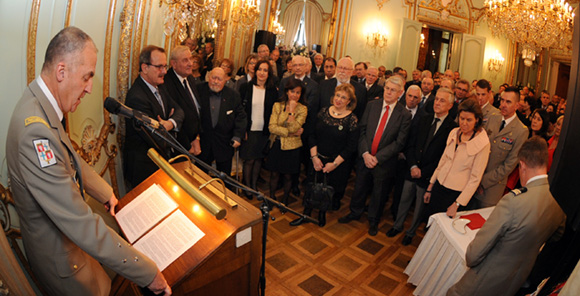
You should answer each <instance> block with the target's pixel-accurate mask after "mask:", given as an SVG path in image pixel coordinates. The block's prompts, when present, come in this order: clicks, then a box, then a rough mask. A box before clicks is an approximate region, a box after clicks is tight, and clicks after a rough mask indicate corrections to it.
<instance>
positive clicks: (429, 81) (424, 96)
mask: <svg viewBox="0 0 580 296" xmlns="http://www.w3.org/2000/svg"><path fill="white" fill-rule="evenodd" d="M434 86H435V85H434V83H433V78H430V77H425V78H423V81H421V102H419V107H423V106H425V104H426V103H427V101H433V100H435V92H433V87H434Z"/></svg>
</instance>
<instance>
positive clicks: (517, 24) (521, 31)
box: [485, 0, 574, 67]
mask: <svg viewBox="0 0 580 296" xmlns="http://www.w3.org/2000/svg"><path fill="white" fill-rule="evenodd" d="M485 6H486V8H487V12H486V16H487V22H488V25H489V27H490V29H491V32H492V34H493V36H498V35H503V36H505V37H506V38H507V39H509V40H511V41H513V42H517V43H519V44H520V52H521V53H522V59H524V64H525V65H526V66H528V67H529V66H531V65H532V63H533V61H534V60H535V58H536V55H537V54H538V53H539V52H540V51H542V48H550V47H553V48H560V47H564V46H566V45H567V44H565V42H562V41H563V40H571V35H572V31H573V27H574V13H573V12H572V6H570V5H569V4H568V3H566V2H564V0H560V1H558V0H486V2H485Z"/></svg>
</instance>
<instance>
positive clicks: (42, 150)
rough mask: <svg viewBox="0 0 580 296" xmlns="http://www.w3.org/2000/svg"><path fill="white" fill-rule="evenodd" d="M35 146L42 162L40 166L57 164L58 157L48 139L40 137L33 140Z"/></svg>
mask: <svg viewBox="0 0 580 296" xmlns="http://www.w3.org/2000/svg"><path fill="white" fill-rule="evenodd" d="M32 144H33V146H34V151H36V155H37V156H38V161H39V162H40V167H43V168H45V167H48V166H51V165H53V164H56V157H55V156H54V152H53V151H52V149H51V148H50V143H49V142H48V139H38V140H34V141H32Z"/></svg>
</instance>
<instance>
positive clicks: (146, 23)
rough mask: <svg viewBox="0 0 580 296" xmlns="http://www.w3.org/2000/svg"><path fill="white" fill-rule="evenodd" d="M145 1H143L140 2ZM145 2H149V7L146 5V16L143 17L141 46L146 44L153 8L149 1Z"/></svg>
mask: <svg viewBox="0 0 580 296" xmlns="http://www.w3.org/2000/svg"><path fill="white" fill-rule="evenodd" d="M142 1H145V0H142ZM147 2H149V5H147V4H145V5H147V16H146V17H145V33H144V34H143V43H142V44H147V37H148V36H149V19H150V17H151V7H152V6H153V5H152V4H151V0H147ZM140 51H141V48H139V52H140ZM167 55H168V56H169V51H167Z"/></svg>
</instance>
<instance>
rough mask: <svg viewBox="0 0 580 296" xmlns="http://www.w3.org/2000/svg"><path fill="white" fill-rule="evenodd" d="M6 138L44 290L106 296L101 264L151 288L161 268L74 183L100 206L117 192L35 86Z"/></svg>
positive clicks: (27, 242)
mask: <svg viewBox="0 0 580 296" xmlns="http://www.w3.org/2000/svg"><path fill="white" fill-rule="evenodd" d="M8 139H9V140H8V141H7V142H6V158H7V160H8V172H9V175H10V181H11V189H12V192H13V194H14V200H15V203H16V210H17V212H18V216H19V219H20V224H21V231H22V239H23V242H24V248H25V250H26V255H27V257H28V261H29V263H30V265H31V267H32V271H33V273H34V275H35V276H36V277H37V279H38V280H39V281H40V283H41V284H42V286H43V287H44V288H45V290H46V292H47V293H48V294H50V295H108V294H109V290H110V278H109V277H108V276H107V274H106V273H105V272H104V270H103V269H102V267H101V265H100V264H99V262H101V263H102V264H104V265H106V266H108V267H110V268H111V269H113V270H114V271H116V272H117V273H119V274H120V275H122V276H124V277H126V278H128V279H130V280H132V281H134V282H135V283H137V284H138V285H140V286H146V285H148V284H150V283H151V282H152V281H153V278H154V276H155V274H156V271H157V266H156V265H155V263H154V262H153V261H151V260H150V259H149V258H147V257H145V256H144V255H143V254H141V253H140V252H139V251H137V250H136V249H134V248H133V247H131V246H129V244H128V243H127V242H126V241H125V240H123V239H122V238H121V237H120V236H119V235H118V234H117V233H116V232H114V231H113V230H112V229H110V228H109V227H107V226H106V224H105V223H104V221H103V220H102V219H101V217H100V216H98V215H96V214H94V213H93V212H92V211H91V209H90V208H89V206H88V205H87V203H85V200H84V196H83V193H82V192H81V190H80V189H79V185H78V184H77V182H75V178H77V179H80V180H82V181H83V182H82V184H83V187H84V189H85V190H86V192H87V193H88V194H90V195H91V196H92V197H94V198H95V199H96V200H98V201H99V202H101V203H105V202H107V201H108V200H109V199H110V198H111V196H112V194H113V191H112V189H111V187H110V186H109V185H108V184H107V183H106V182H105V181H104V180H103V179H102V178H101V177H100V176H99V175H98V174H97V173H96V172H95V171H94V170H93V169H92V168H91V167H90V166H89V165H88V164H87V163H86V162H84V161H83V160H82V159H81V158H80V157H79V156H78V155H77V154H76V152H75V151H74V149H73V147H72V144H71V142H70V140H69V138H68V135H67V134H66V132H65V131H64V129H63V127H62V125H61V123H60V121H59V119H58V116H57V114H56V111H55V110H54V108H53V107H52V105H51V104H50V102H49V101H48V98H47V97H46V96H45V95H44V93H43V92H42V90H41V89H40V87H39V85H38V82H37V81H34V82H32V83H31V84H30V86H29V87H28V88H27V89H26V91H25V92H24V95H23V96H22V98H21V99H20V101H19V102H18V104H17V105H16V108H15V110H14V113H13V115H12V119H11V121H10V127H9V130H8ZM95 259H96V260H95ZM97 261H99V262H97Z"/></svg>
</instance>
